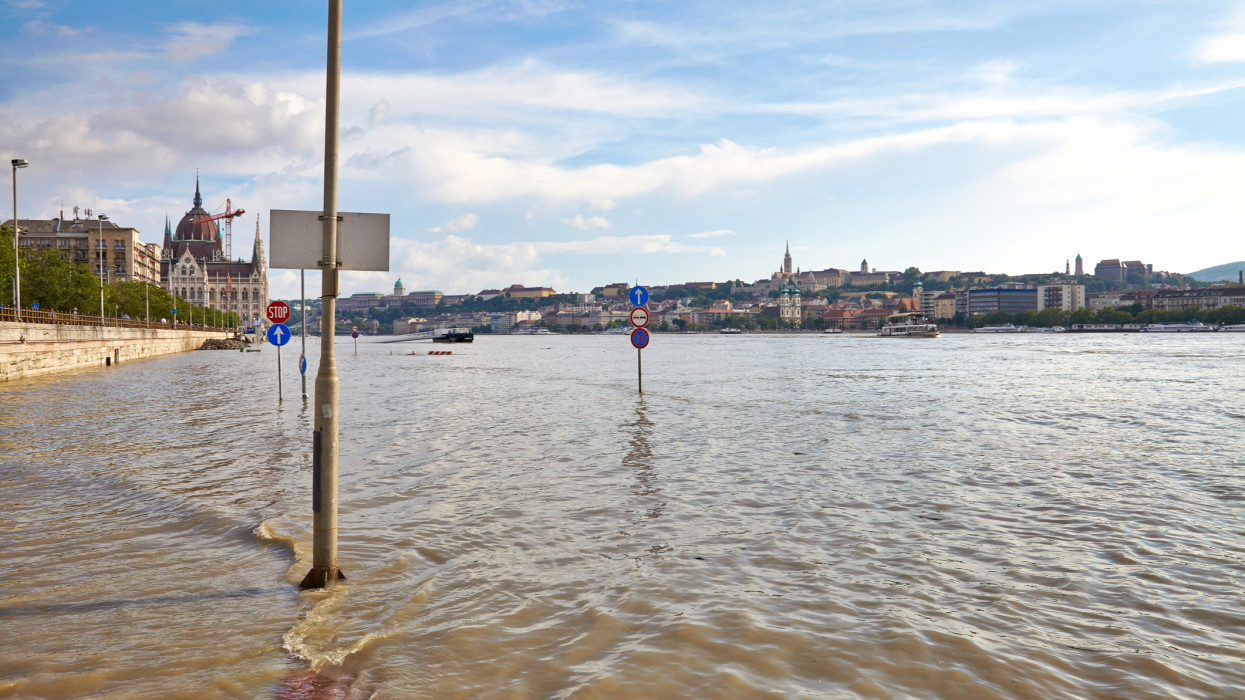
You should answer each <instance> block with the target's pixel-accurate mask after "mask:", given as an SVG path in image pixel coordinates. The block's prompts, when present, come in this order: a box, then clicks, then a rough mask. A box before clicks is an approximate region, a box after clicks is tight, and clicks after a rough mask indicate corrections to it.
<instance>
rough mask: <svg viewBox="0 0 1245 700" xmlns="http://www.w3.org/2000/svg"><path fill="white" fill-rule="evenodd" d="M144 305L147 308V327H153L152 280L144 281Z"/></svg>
mask: <svg viewBox="0 0 1245 700" xmlns="http://www.w3.org/2000/svg"><path fill="white" fill-rule="evenodd" d="M143 306H145V307H146V308H147V327H148V328H151V281H150V280H148V281H145V282H143Z"/></svg>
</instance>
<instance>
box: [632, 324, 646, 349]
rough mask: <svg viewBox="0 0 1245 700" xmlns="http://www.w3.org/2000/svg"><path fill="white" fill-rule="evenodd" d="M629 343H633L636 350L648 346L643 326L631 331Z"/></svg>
mask: <svg viewBox="0 0 1245 700" xmlns="http://www.w3.org/2000/svg"><path fill="white" fill-rule="evenodd" d="M631 344H632V345H634V346H635V347H636V349H637V350H643V349H644V348H646V347H648V331H646V330H644V329H643V328H637V329H635V330H633V331H631Z"/></svg>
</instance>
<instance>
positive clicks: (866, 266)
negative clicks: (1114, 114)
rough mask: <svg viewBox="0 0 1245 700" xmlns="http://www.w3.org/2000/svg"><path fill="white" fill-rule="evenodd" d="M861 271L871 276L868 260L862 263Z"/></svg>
mask: <svg viewBox="0 0 1245 700" xmlns="http://www.w3.org/2000/svg"><path fill="white" fill-rule="evenodd" d="M860 271H861V273H863V274H866V275H867V274H869V260H868V259H867V258H866V259H864V260H861V261H860Z"/></svg>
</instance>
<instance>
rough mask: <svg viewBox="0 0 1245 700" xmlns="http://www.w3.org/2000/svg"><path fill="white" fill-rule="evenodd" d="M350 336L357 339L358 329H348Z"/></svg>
mask: <svg viewBox="0 0 1245 700" xmlns="http://www.w3.org/2000/svg"><path fill="white" fill-rule="evenodd" d="M350 337H351V338H354V339H355V340H358V339H359V331H350Z"/></svg>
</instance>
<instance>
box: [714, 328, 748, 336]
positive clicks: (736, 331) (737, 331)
mask: <svg viewBox="0 0 1245 700" xmlns="http://www.w3.org/2000/svg"><path fill="white" fill-rule="evenodd" d="M718 333H721V334H722V335H739V334H740V333H743V331H742V330H740V329H738V328H723V329H722V330H720V331H718Z"/></svg>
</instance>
